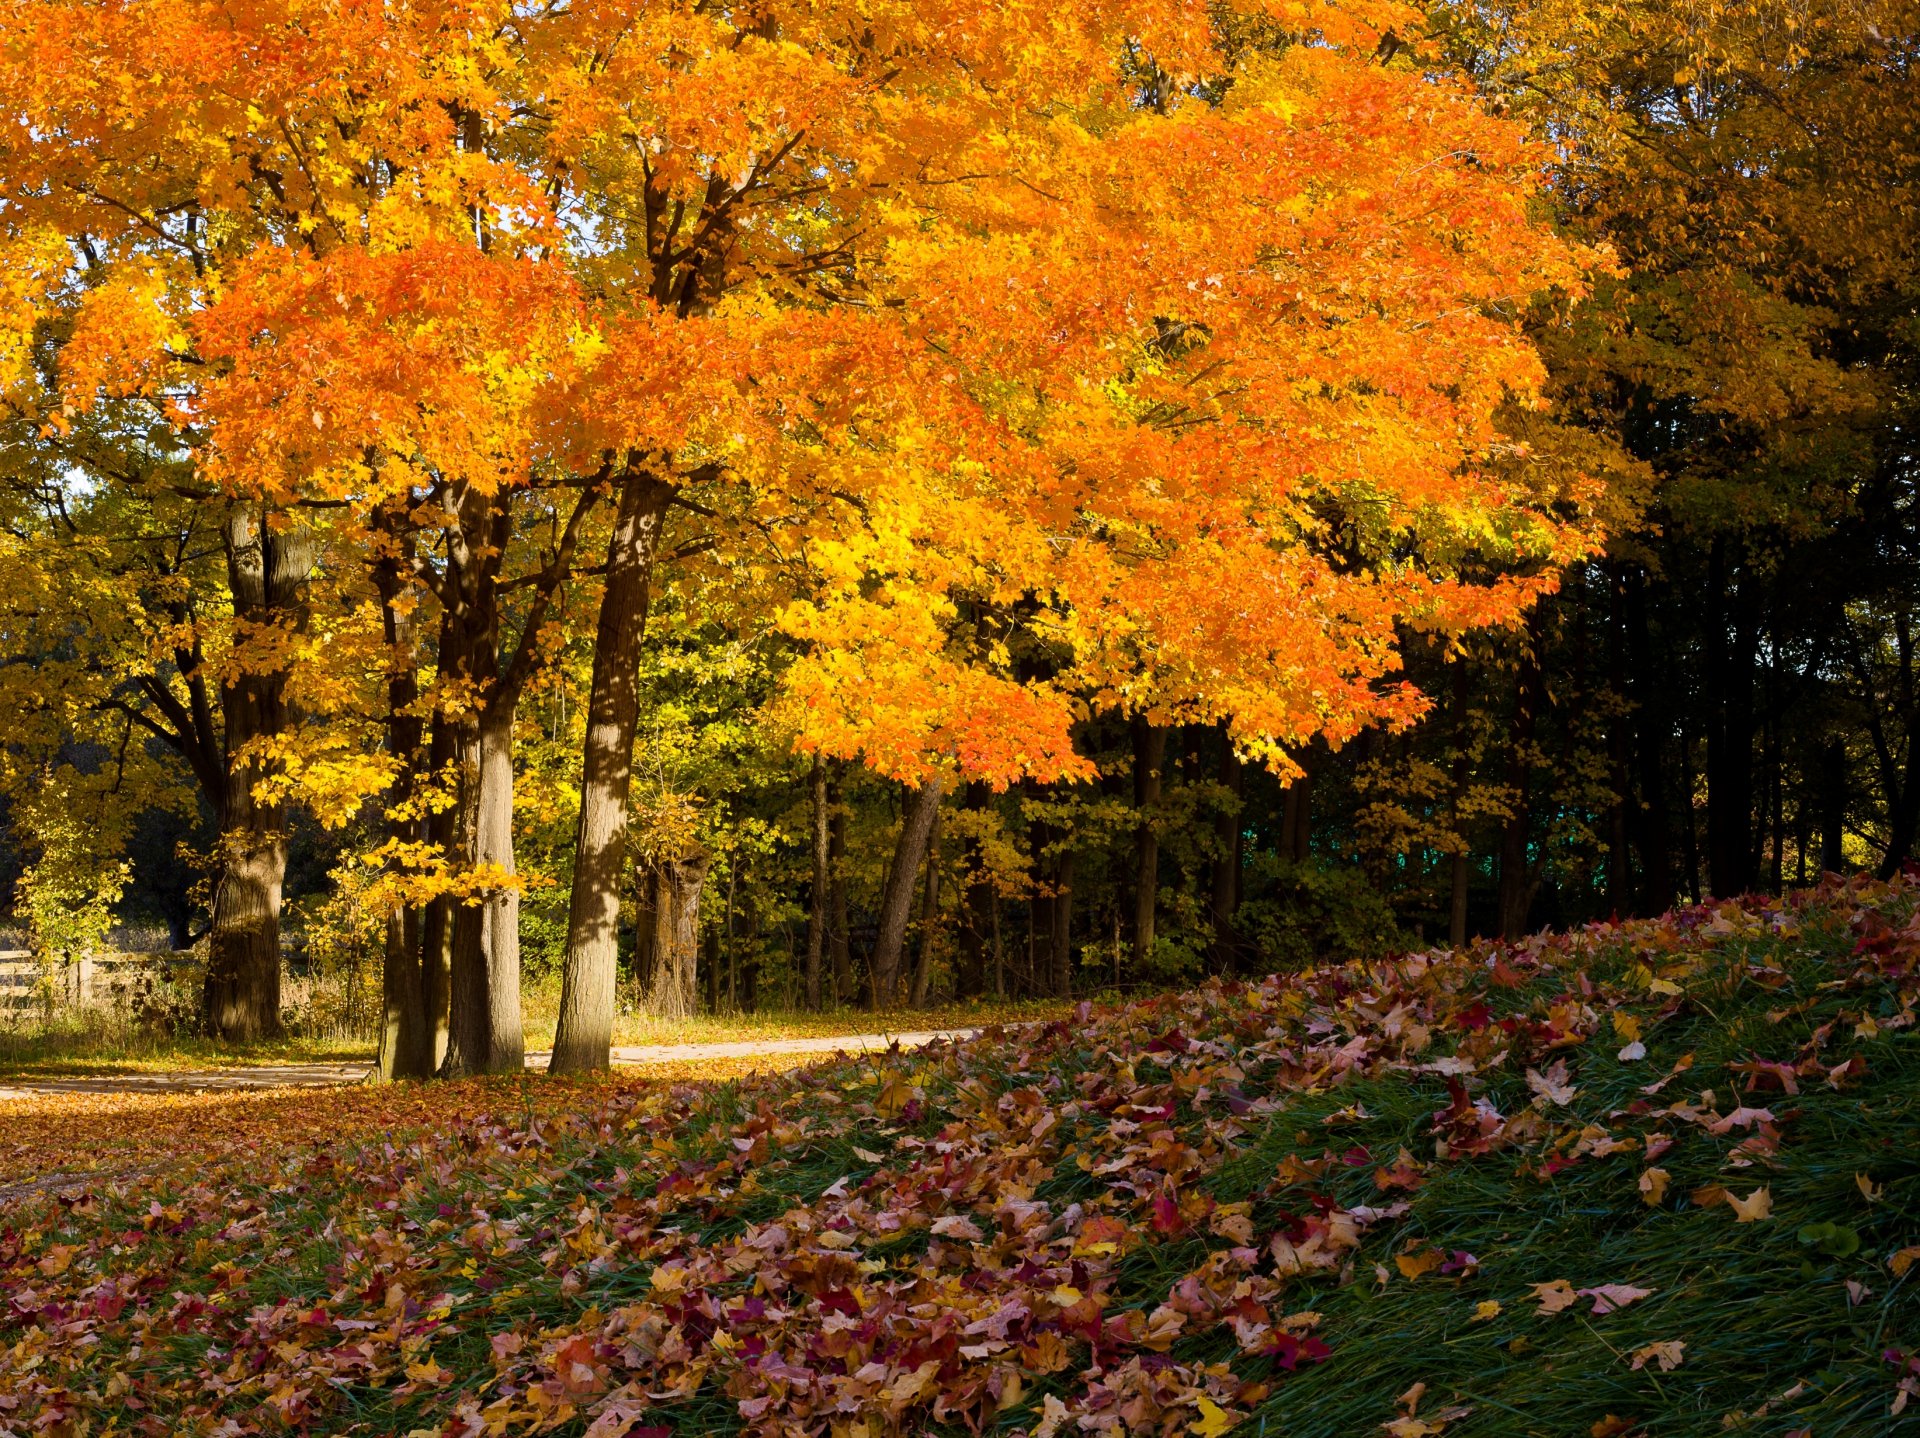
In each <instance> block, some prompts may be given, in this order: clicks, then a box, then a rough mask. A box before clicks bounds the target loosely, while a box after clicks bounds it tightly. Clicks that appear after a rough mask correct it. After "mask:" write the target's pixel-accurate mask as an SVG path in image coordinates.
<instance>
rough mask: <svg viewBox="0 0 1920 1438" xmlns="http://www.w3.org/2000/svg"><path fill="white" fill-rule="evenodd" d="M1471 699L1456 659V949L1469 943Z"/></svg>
mask: <svg viewBox="0 0 1920 1438" xmlns="http://www.w3.org/2000/svg"><path fill="white" fill-rule="evenodd" d="M1472 698H1473V695H1472V684H1471V678H1470V676H1469V674H1468V672H1467V666H1466V663H1465V662H1464V661H1463V660H1456V661H1455V662H1454V666H1453V783H1452V792H1451V794H1450V795H1449V802H1448V814H1447V827H1448V828H1449V829H1451V830H1452V831H1453V835H1454V839H1455V847H1454V849H1453V853H1452V863H1451V864H1450V865H1449V866H1448V875H1447V878H1448V895H1447V898H1448V903H1447V942H1448V943H1449V944H1451V945H1452V946H1453V947H1454V948H1456V949H1457V948H1460V947H1461V946H1462V945H1464V944H1465V943H1466V942H1467V878H1468V864H1467V835H1466V824H1465V822H1464V815H1463V814H1462V812H1461V811H1462V808H1463V806H1464V805H1465V803H1466V798H1467V784H1468V782H1469V781H1470V780H1471V779H1472V777H1473V752H1472V742H1473V731H1472V723H1471V718H1470V713H1471V710H1470V706H1471V703H1472Z"/></svg>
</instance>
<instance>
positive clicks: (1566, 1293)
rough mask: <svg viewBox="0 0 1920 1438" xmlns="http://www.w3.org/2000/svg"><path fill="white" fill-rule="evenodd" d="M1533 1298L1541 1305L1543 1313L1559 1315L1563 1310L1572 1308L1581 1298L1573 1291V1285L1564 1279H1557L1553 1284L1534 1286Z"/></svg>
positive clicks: (1537, 1284)
mask: <svg viewBox="0 0 1920 1438" xmlns="http://www.w3.org/2000/svg"><path fill="white" fill-rule="evenodd" d="M1533 1296H1534V1299H1535V1300H1536V1301H1537V1302H1538V1303H1539V1304H1540V1311H1541V1312H1542V1313H1558V1312H1560V1310H1561V1309H1563V1308H1571V1307H1573V1305H1574V1304H1575V1303H1576V1302H1577V1301H1579V1298H1580V1295H1579V1294H1577V1293H1575V1292H1574V1291H1573V1285H1572V1284H1571V1283H1569V1282H1567V1280H1566V1279H1564V1278H1556V1279H1554V1280H1553V1281H1552V1282H1551V1283H1536V1284H1534V1285H1533Z"/></svg>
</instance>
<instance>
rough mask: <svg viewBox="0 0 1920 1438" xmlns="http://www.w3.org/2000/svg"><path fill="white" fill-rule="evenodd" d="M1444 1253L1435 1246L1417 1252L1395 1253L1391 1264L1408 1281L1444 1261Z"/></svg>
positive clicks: (1431, 1269) (1428, 1271) (1429, 1271)
mask: <svg viewBox="0 0 1920 1438" xmlns="http://www.w3.org/2000/svg"><path fill="white" fill-rule="evenodd" d="M1446 1261H1447V1260H1446V1255H1445V1254H1443V1253H1441V1252H1440V1250H1439V1249H1437V1248H1428V1249H1423V1250H1421V1251H1420V1252H1417V1253H1397V1254H1395V1255H1394V1257H1393V1266H1394V1267H1395V1268H1397V1269H1399V1270H1400V1272H1401V1274H1402V1275H1404V1276H1405V1277H1406V1278H1407V1279H1408V1280H1409V1281H1412V1280H1414V1279H1417V1278H1419V1277H1420V1275H1421V1274H1423V1273H1432V1272H1433V1270H1434V1269H1436V1268H1438V1267H1439V1266H1440V1265H1441V1264H1443V1263H1445V1262H1446Z"/></svg>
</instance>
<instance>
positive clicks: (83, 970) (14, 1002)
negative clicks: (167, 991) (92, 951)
mask: <svg viewBox="0 0 1920 1438" xmlns="http://www.w3.org/2000/svg"><path fill="white" fill-rule="evenodd" d="M200 962H201V960H199V959H197V958H195V957H194V956H193V955H191V954H174V953H156V954H125V953H105V954H98V955H95V956H93V957H90V958H83V959H77V960H75V961H73V962H71V963H65V964H56V965H54V966H53V967H52V968H51V969H49V968H48V967H47V966H46V965H44V964H42V963H41V961H40V959H39V958H38V957H36V956H35V955H34V954H33V953H32V952H31V951H29V950H26V949H0V1010H19V1009H28V1008H34V1007H37V1006H40V1005H43V1004H48V1003H51V1004H52V1006H53V1007H55V1008H66V1007H72V1006H78V1007H85V1006H86V1005H88V1004H95V1003H105V1002H108V1001H109V1000H111V999H113V998H115V997H116V996H120V995H130V994H131V993H132V992H133V990H134V989H135V987H136V986H137V985H138V984H139V982H140V981H141V980H142V979H143V978H144V979H152V980H155V981H161V980H164V979H166V978H168V977H170V976H175V975H178V974H180V973H182V972H183V971H189V970H192V969H194V968H196V967H197V966H198V965H199V964H200Z"/></svg>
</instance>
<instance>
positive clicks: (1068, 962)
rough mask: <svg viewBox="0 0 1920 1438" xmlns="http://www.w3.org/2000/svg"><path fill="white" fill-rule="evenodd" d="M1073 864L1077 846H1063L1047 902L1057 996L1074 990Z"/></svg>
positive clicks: (1050, 983) (1052, 985)
mask: <svg viewBox="0 0 1920 1438" xmlns="http://www.w3.org/2000/svg"><path fill="white" fill-rule="evenodd" d="M1073 868H1074V863H1073V850H1072V849H1070V848H1062V849H1061V851H1060V857H1059V858H1057V859H1056V860H1054V865H1053V901H1052V902H1051V903H1050V904H1049V905H1048V906H1047V989H1048V992H1050V993H1051V994H1052V995H1053V996H1054V997H1055V998H1056V999H1064V998H1069V997H1071V996H1072V994H1073Z"/></svg>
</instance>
